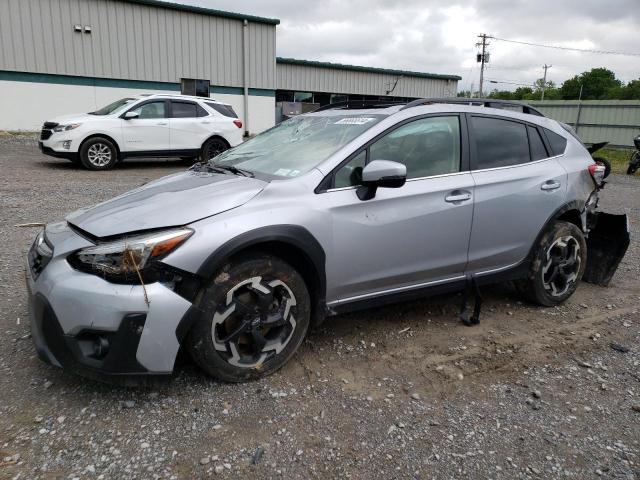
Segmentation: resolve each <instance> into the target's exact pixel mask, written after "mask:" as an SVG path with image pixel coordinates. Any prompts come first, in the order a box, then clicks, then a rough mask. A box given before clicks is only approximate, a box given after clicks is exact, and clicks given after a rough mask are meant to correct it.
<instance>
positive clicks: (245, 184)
mask: <svg viewBox="0 0 640 480" xmlns="http://www.w3.org/2000/svg"><path fill="white" fill-rule="evenodd" d="M266 185H267V183H266V182H264V181H262V180H258V179H255V178H249V177H241V176H236V175H231V174H221V173H213V172H199V171H193V170H189V171H186V172H183V173H178V174H175V175H170V176H168V177H164V178H161V179H159V180H156V181H154V182H150V183H148V184H146V185H144V186H142V187H140V188H137V189H135V190H132V191H130V192H127V193H125V194H123V195H120V196H118V197H116V198H113V199H111V200H108V201H106V202H104V203H100V204H98V205H95V206H93V207H89V208H86V209H81V210H77V211H75V212H73V213H72V214H70V215H69V216H68V217H67V218H66V220H67V222H69V223H70V224H71V225H73V226H76V227H78V228H80V229H82V230H84V231H85V232H87V233H89V234H90V235H93V236H96V237H110V236H112V235H121V234H124V233H129V232H137V231H141V230H150V229H154V228H164V227H175V226H180V225H186V224H189V223H191V222H195V221H196V220H200V219H203V218H205V217H210V216H212V215H216V214H218V213H221V212H224V211H226V210H231V209H232V208H236V207H239V206H240V205H242V204H243V203H245V202H247V201H249V200H250V199H251V198H253V197H254V196H256V195H257V194H258V193H260V191H262V189H263V188H264V187H265V186H266Z"/></svg>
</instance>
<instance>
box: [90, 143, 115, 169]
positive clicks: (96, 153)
mask: <svg viewBox="0 0 640 480" xmlns="http://www.w3.org/2000/svg"><path fill="white" fill-rule="evenodd" d="M87 158H88V160H89V163H91V165H93V166H95V167H105V166H107V165H109V163H110V162H111V148H109V146H108V145H105V144H104V143H99V142H98V143H94V144H93V145H91V146H90V147H89V149H88V150H87Z"/></svg>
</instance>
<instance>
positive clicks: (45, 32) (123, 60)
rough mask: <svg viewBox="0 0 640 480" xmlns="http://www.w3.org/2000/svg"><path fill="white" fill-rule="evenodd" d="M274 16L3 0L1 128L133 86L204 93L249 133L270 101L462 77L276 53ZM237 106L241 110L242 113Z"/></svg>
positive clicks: (105, 2)
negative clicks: (229, 109)
mask: <svg viewBox="0 0 640 480" xmlns="http://www.w3.org/2000/svg"><path fill="white" fill-rule="evenodd" d="M279 23H280V21H279V20H277V19H272V18H262V17H256V16H252V15H244V14H239V13H230V12H223V11H219V10H212V9H207V8H201V7H194V6H189V5H182V4H175V3H168V2H164V1H158V0H0V129H2V130H38V129H39V128H40V126H41V124H42V122H43V121H44V120H46V119H48V118H52V117H55V116H59V115H64V114H68V113H78V112H87V111H92V110H95V109H97V108H100V107H102V106H104V105H106V104H108V103H111V102H112V101H114V100H116V99H119V98H122V97H126V96H131V95H137V94H141V93H161V92H167V93H176V92H182V93H185V94H198V95H204V96H207V95H208V96H212V97H214V98H217V99H219V100H222V101H225V102H228V103H230V104H232V105H233V107H234V109H235V110H236V112H237V113H238V114H239V116H240V117H241V119H242V120H243V122H244V124H245V126H246V128H247V131H248V133H257V132H260V131H262V130H264V129H266V128H268V127H270V126H272V125H273V124H274V122H275V106H276V91H277V92H278V100H287V101H294V100H295V101H299V102H306V103H310V102H313V103H320V104H325V103H329V102H333V101H340V100H344V99H347V98H349V97H351V98H364V99H374V98H375V99H379V98H388V97H394V98H403V99H412V98H417V97H424V96H438V97H441V96H455V94H456V90H457V81H458V80H459V79H460V77H457V76H452V75H436V74H428V73H417V72H405V71H399V70H385V69H379V68H369V67H356V66H352V65H339V64H331V63H322V62H311V61H305V60H292V59H278V61H277V63H276V51H275V50H276V25H278V24H279ZM245 112H246V113H245Z"/></svg>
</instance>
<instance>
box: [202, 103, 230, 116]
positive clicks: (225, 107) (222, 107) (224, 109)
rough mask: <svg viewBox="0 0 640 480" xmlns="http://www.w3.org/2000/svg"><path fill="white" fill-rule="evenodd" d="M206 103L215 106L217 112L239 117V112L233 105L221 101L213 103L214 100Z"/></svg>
mask: <svg viewBox="0 0 640 480" xmlns="http://www.w3.org/2000/svg"><path fill="white" fill-rule="evenodd" d="M204 103H206V104H207V105H208V106H210V107H211V108H213V109H214V110H215V111H216V112H218V113H220V114H222V115H224V116H225V117H229V118H238V114H237V113H236V112H235V110H234V109H233V107H232V106H231V105H222V104H220V103H213V102H204Z"/></svg>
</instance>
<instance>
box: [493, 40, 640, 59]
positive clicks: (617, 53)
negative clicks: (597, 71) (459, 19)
mask: <svg viewBox="0 0 640 480" xmlns="http://www.w3.org/2000/svg"><path fill="white" fill-rule="evenodd" d="M489 38H491V39H493V40H498V41H500V42H508V43H518V44H520V45H529V46H530V47H542V48H554V49H556V50H570V51H572V52H584V53H597V54H600V55H626V56H630V57H640V53H633V52H614V51H612V50H595V49H590V48H574V47H561V46H560V45H543V44H541V43H532V42H523V41H520V40H508V39H506V38H499V37H489Z"/></svg>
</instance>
